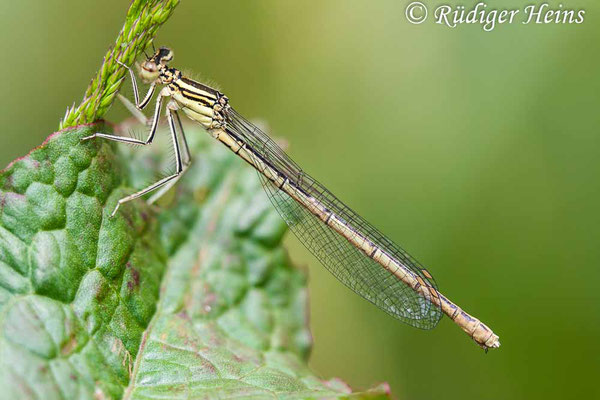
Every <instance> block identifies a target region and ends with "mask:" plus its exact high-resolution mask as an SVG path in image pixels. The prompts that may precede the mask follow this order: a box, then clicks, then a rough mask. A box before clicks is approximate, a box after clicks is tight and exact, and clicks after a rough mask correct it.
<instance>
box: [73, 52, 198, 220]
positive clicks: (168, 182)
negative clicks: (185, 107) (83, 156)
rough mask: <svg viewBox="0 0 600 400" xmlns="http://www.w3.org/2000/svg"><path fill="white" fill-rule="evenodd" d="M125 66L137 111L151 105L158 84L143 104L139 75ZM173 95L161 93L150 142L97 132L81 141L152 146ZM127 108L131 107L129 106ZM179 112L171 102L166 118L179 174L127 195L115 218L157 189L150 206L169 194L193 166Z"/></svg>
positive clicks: (121, 200)
mask: <svg viewBox="0 0 600 400" xmlns="http://www.w3.org/2000/svg"><path fill="white" fill-rule="evenodd" d="M119 64H121V63H119ZM121 65H123V64H121ZM123 66H124V67H125V68H127V70H128V71H129V74H130V76H131V81H132V85H133V95H134V98H135V109H138V110H142V109H144V108H145V107H146V106H147V105H148V103H149V102H150V99H151V98H152V95H153V94H154V90H155V88H156V83H152V85H151V86H150V89H149V90H148V93H147V94H146V96H145V97H144V99H143V100H142V101H141V102H140V101H139V91H138V86H137V82H136V79H135V75H134V73H133V71H132V70H131V69H130V68H129V67H127V66H125V65H123ZM169 96H170V94H169V92H168V91H167V90H165V89H163V90H161V92H160V93H159V95H158V99H157V100H156V106H155V109H154V116H153V117H152V125H151V127H150V132H149V134H148V137H147V138H146V140H140V139H136V138H130V137H124V136H118V135H110V134H106V133H102V132H97V133H94V134H93V135H90V136H87V137H84V138H82V139H81V140H82V141H85V140H90V139H93V138H97V137H98V138H103V139H108V140H113V141H116V142H121V143H129V144H134V145H140V146H145V145H148V144H151V143H152V141H153V140H154V137H155V135H156V129H157V127H158V121H159V119H160V111H161V108H162V101H163V97H169ZM124 102H128V103H129V105H130V106H131V105H132V104H131V103H130V102H129V101H128V100H127V99H125V101H124ZM125 105H126V106H127V103H126V104H125ZM128 108H130V107H128ZM178 109H179V106H178V105H177V103H176V102H174V101H170V102H169V103H168V104H167V108H166V115H167V121H168V123H169V130H170V131H171V140H172V143H173V150H174V153H175V172H174V173H173V174H171V175H169V176H166V177H164V178H162V179H160V180H159V181H157V182H155V183H153V184H152V185H150V186H148V187H146V188H144V189H142V190H140V191H138V192H135V193H133V194H131V195H129V196H126V197H123V198H122V199H120V200H119V201H118V202H117V205H116V206H115V209H114V210H113V212H112V213H111V217H114V215H115V214H116V213H117V210H118V209H119V207H120V206H121V204H123V203H126V202H128V201H131V200H134V199H137V198H138V197H141V196H143V195H145V194H147V193H150V192H152V191H154V190H157V192H156V193H155V194H154V195H152V196H151V197H150V198H149V199H148V203H149V204H152V203H154V202H155V201H156V200H158V199H159V198H160V197H161V196H162V195H163V194H165V193H166V192H167V191H168V190H169V189H170V188H171V187H172V186H173V185H174V184H175V182H177V180H179V178H180V177H181V175H182V174H183V173H184V172H185V171H186V170H187V168H188V167H189V165H190V164H191V161H192V160H191V156H190V151H189V147H188V144H187V140H186V138H185V133H184V131H183V125H182V123H181V119H180V118H179V115H178V114H177V110H178ZM134 115H135V114H134ZM136 116H137V115H136ZM138 119H139V116H138ZM175 119H176V120H177V125H178V126H179V133H180V134H181V140H182V142H183V155H182V150H181V147H180V145H179V141H178V135H177V128H176V126H175Z"/></svg>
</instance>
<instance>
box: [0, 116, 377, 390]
mask: <svg viewBox="0 0 600 400" xmlns="http://www.w3.org/2000/svg"><path fill="white" fill-rule="evenodd" d="M99 129H104V130H106V128H105V127H103V126H98V125H92V126H81V127H78V128H76V129H74V130H71V131H63V132H60V133H57V134H54V135H52V136H51V137H50V138H48V140H47V141H46V142H45V143H44V144H43V145H42V146H41V147H39V148H37V149H35V150H34V151H32V152H31V153H30V154H29V155H28V156H26V157H24V158H22V159H19V160H17V161H15V162H14V163H12V164H11V165H9V166H8V167H7V168H6V169H5V170H3V171H2V173H1V174H0V189H1V192H0V383H1V385H2V388H3V390H2V392H1V393H0V397H1V398H7V399H8V398H39V399H64V398H98V399H106V398H128V399H151V398H152V399H154V398H161V399H189V398H227V397H236V398H290V399H292V398H293V399H296V398H334V397H356V398H376V397H379V396H382V397H387V396H386V388H385V387H384V386H382V387H379V388H375V389H373V390H371V391H368V392H364V393H361V394H351V393H350V390H349V388H348V387H347V386H346V385H345V384H343V382H341V381H339V380H336V379H333V380H330V381H322V380H320V379H319V378H317V377H316V376H314V375H313V374H312V373H311V371H309V370H308V368H307V366H306V359H307V356H308V353H309V350H310V344H311V336H310V332H309V330H308V326H307V299H306V289H305V278H304V276H303V274H302V273H301V272H300V271H299V270H297V269H295V268H293V267H292V265H291V264H290V261H289V259H288V257H287V254H286V252H285V251H284V250H283V248H282V247H281V239H282V237H283V235H284V233H285V231H286V229H285V225H284V223H283V222H282V221H281V220H280V219H279V217H278V215H277V214H276V212H275V211H274V210H273V209H272V208H271V207H270V204H269V202H268V201H267V200H266V197H265V196H264V194H263V192H262V188H261V187H260V184H259V182H258V179H257V177H256V174H255V172H254V171H253V170H252V169H250V168H249V167H247V166H246V165H244V164H243V163H242V162H241V161H240V160H238V159H237V158H236V157H235V156H233V155H232V154H230V153H228V152H227V151H226V150H225V149H224V148H221V147H220V146H219V145H218V144H217V143H213V140H212V139H211V138H210V137H209V136H208V135H207V134H206V133H205V132H203V131H202V130H201V129H199V128H195V130H193V131H191V132H188V136H189V139H190V147H191V148H192V154H193V155H194V164H193V165H192V167H191V168H190V171H188V173H187V174H186V176H185V177H184V179H182V181H181V183H180V184H179V185H178V186H177V190H176V191H177V203H176V204H172V205H171V204H167V205H163V206H164V207H163V208H162V209H161V210H160V213H158V212H157V211H158V208H156V207H154V208H152V207H150V206H148V205H146V204H145V203H144V202H143V201H136V202H133V203H130V204H127V205H125V206H123V207H122V208H121V210H120V211H119V213H118V214H117V216H116V217H115V218H112V219H111V218H109V217H108V216H109V214H110V212H111V211H112V208H113V207H114V205H115V203H116V201H117V200H118V199H119V198H121V197H123V195H125V194H128V193H131V191H132V187H135V188H140V187H142V186H144V185H145V184H147V183H148V182H150V181H152V180H153V179H154V176H155V175H154V171H156V170H157V169H160V168H161V166H163V165H164V162H165V160H164V157H161V156H160V152H158V151H156V152H138V151H133V149H129V148H128V147H127V146H122V145H121V146H117V145H114V144H110V143H109V142H106V141H102V140H96V141H93V142H87V143H84V144H80V143H79V139H80V138H81V137H84V136H86V135H89V134H90V133H91V132H94V131H97V130H99Z"/></svg>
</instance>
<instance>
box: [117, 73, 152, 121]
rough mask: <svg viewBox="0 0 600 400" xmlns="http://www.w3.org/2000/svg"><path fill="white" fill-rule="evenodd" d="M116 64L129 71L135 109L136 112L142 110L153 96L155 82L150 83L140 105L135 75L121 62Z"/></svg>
mask: <svg viewBox="0 0 600 400" xmlns="http://www.w3.org/2000/svg"><path fill="white" fill-rule="evenodd" d="M117 62H118V63H119V64H121V65H122V66H123V67H125V68H127V71H129V76H130V77H131V85H132V87H133V97H134V99H135V107H136V108H137V109H138V110H143V109H144V108H145V107H146V106H147V105H148V103H150V99H152V95H153V94H154V89H156V81H154V82H152V84H151V85H150V88H149V89H148V93H146V96H145V97H144V99H143V100H142V102H141V103H140V93H139V90H138V85H137V81H136V79H135V74H134V73H133V70H132V69H131V68H129V67H128V66H127V65H125V64H123V63H122V62H121V61H117Z"/></svg>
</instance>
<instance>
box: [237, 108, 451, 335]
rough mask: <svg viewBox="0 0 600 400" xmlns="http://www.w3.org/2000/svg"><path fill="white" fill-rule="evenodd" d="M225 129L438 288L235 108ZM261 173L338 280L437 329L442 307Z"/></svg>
mask: <svg viewBox="0 0 600 400" xmlns="http://www.w3.org/2000/svg"><path fill="white" fill-rule="evenodd" d="M227 130H228V131H229V132H230V133H232V134H233V135H235V136H237V137H238V138H239V139H240V140H242V141H244V142H245V143H246V145H247V146H248V147H250V148H251V150H253V151H251V152H250V154H251V156H253V157H259V158H260V161H262V162H263V163H267V164H268V165H269V166H270V167H271V168H273V169H275V170H276V171H278V172H279V173H281V174H283V175H285V176H286V177H287V178H288V179H289V180H290V182H292V183H293V184H294V185H296V186H297V187H298V188H300V189H301V190H303V191H304V192H305V193H306V194H308V195H309V196H312V197H313V198H315V199H317V200H318V201H319V202H320V203H321V204H323V205H324V206H325V207H326V208H327V209H328V210H329V211H331V212H333V213H334V214H335V215H336V216H337V217H338V218H341V219H343V220H344V221H345V222H346V223H347V224H348V225H349V226H351V227H352V230H353V231H354V232H356V235H357V236H360V237H362V238H368V240H369V241H371V242H372V243H374V244H375V245H377V246H378V247H379V248H380V249H381V250H383V251H385V252H386V253H387V254H389V255H390V256H392V257H393V258H395V259H396V260H397V261H398V262H400V263H401V264H403V265H404V266H406V267H407V268H408V269H410V270H411V271H412V272H413V273H414V274H417V275H419V276H420V277H421V278H422V279H423V280H424V281H425V282H427V284H428V285H429V286H431V288H433V289H432V290H436V289H437V286H436V284H435V281H434V279H433V277H431V275H430V274H429V273H428V272H427V271H426V270H425V269H424V268H423V267H421V266H420V265H419V263H418V262H417V261H416V260H415V259H413V258H412V257H411V256H410V255H408V254H407V253H406V252H405V251H404V250H402V249H401V248H400V247H399V246H397V245H395V244H394V243H393V242H392V241H390V240H389V239H388V238H387V237H385V236H384V235H383V234H382V233H380V232H379V231H378V230H377V229H376V228H374V227H373V226H372V225H371V224H369V223H368V222H367V221H365V220H364V219H363V218H362V217H360V216H359V215H358V214H356V213H355V212H354V211H352V210H351V209H350V208H349V207H347V206H346V205H345V204H344V203H342V202H341V201H340V200H339V199H337V198H336V197H335V196H334V195H333V194H332V193H331V192H329V191H328V190H327V189H326V188H325V187H324V186H323V185H321V184H320V183H318V182H317V181H316V180H314V179H313V178H312V177H310V176H309V175H307V174H306V173H304V172H303V171H302V170H301V169H300V168H299V167H298V165H297V164H296V163H295V162H294V161H292V160H291V159H290V158H289V156H288V155H287V154H286V153H285V152H284V151H283V150H282V149H281V148H280V147H279V146H278V145H277V144H276V143H275V142H274V141H273V140H272V139H271V138H270V137H269V136H267V135H266V134H265V133H264V132H262V131H261V130H260V129H258V128H257V127H256V126H254V125H253V124H252V123H250V122H248V121H247V120H245V119H244V118H243V117H242V116H240V115H239V114H238V113H237V112H235V110H233V109H230V110H228V113H227ZM257 164H260V163H257ZM258 172H259V174H258V175H259V177H260V179H261V182H262V184H263V187H264V189H265V192H266V193H267V195H268V197H269V199H270V201H271V203H273V206H274V207H275V208H276V209H277V211H278V212H279V214H280V215H281V217H282V218H283V219H284V220H285V222H286V223H287V224H288V226H289V227H290V229H291V231H292V232H293V233H294V234H295V235H296V236H297V237H298V239H299V240H300V241H301V242H302V243H303V244H304V246H306V248H308V250H310V252H311V253H313V254H314V255H315V257H317V259H319V261H321V263H323V265H325V267H326V268H327V269H328V270H329V271H330V272H331V273H332V274H333V275H334V276H335V277H336V278H337V279H339V280H340V281H341V282H342V283H344V284H345V285H346V286H348V287H349V288H350V289H352V290H353V291H354V292H356V293H358V294H359V295H361V296H362V297H364V298H365V299H367V300H369V301H370V302H371V303H373V304H375V305H377V306H378V307H379V308H381V309H382V310H384V311H386V312H387V313H389V314H391V315H392V316H394V317H396V318H398V319H399V320H401V321H403V322H405V323H407V324H409V325H412V326H414V327H417V328H422V329H431V328H433V327H435V325H437V323H438V322H439V320H440V318H441V316H442V311H441V309H440V308H439V307H438V306H436V305H434V304H433V303H431V302H430V301H429V300H427V299H426V298H424V297H423V296H421V295H419V294H418V293H416V292H415V291H414V290H413V289H412V288H410V287H408V286H407V285H406V284H405V283H403V282H402V281H401V280H399V279H398V278H397V277H396V276H395V275H394V274H393V273H392V272H390V271H389V270H387V269H385V268H383V267H382V266H381V265H380V264H378V263H377V262H375V261H374V260H373V259H371V258H370V257H368V256H367V255H366V254H364V253H363V252H362V251H361V250H359V249H357V248H356V247H355V246H354V245H352V244H351V243H350V241H348V239H346V238H345V237H344V236H342V235H340V234H339V233H338V232H336V231H335V230H333V229H332V228H330V227H329V226H327V225H326V224H325V223H323V221H322V220H321V219H319V218H318V217H317V216H315V215H314V214H313V213H312V212H311V211H310V210H308V209H307V208H305V207H304V206H302V205H301V204H299V203H298V202H297V201H296V200H294V199H293V198H292V197H290V196H289V195H288V194H287V193H285V192H284V191H282V190H279V188H277V187H276V186H275V185H273V184H272V182H271V181H270V180H269V179H267V178H266V177H265V176H264V175H263V174H262V173H261V171H258Z"/></svg>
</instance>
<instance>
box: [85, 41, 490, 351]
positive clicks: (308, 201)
mask: <svg viewBox="0 0 600 400" xmlns="http://www.w3.org/2000/svg"><path fill="white" fill-rule="evenodd" d="M172 59H173V53H172V51H171V50H170V49H168V48H164V47H163V48H160V49H158V50H157V51H156V52H155V53H154V54H153V55H152V56H151V57H147V59H146V60H145V61H144V62H143V63H142V65H141V68H140V77H141V78H142V80H143V81H144V82H145V83H149V84H150V89H149V90H148V92H147V94H146V96H145V97H144V98H143V99H142V100H141V101H140V98H139V91H138V86H137V82H136V78H135V74H134V72H133V71H132V69H131V68H129V67H128V66H126V65H125V64H121V63H120V64H121V65H122V66H123V67H125V68H127V70H128V71H129V74H130V76H131V80H132V83H133V94H134V97H135V107H137V109H139V110H142V109H144V108H145V107H146V106H147V105H148V104H149V103H150V100H151V99H152V96H153V94H154V92H155V91H156V88H157V86H159V85H161V86H162V89H161V90H160V92H159V94H158V99H157V100H156V105H155V108H154V115H153V117H152V123H151V127H150V133H149V135H148V137H147V138H146V140H139V139H134V138H129V137H122V136H116V135H109V134H105V133H95V134H94V135H92V136H89V137H86V138H84V139H83V140H87V139H92V138H94V137H100V138H105V139H110V140H115V141H118V142H124V143H130V144H135V145H148V144H150V143H152V140H153V139H154V136H155V133H156V128H157V125H158V121H159V117H160V113H161V109H162V105H163V102H164V101H165V100H166V99H170V100H169V101H168V103H167V106H166V117H167V121H168V124H169V129H170V133H171V139H172V142H173V149H174V151H175V173H173V174H172V175H170V176H167V177H165V178H163V179H161V180H159V181H158V182H156V183H154V184H152V185H150V186H148V187H147V188H144V189H142V190H140V191H138V192H136V193H134V194H131V195H129V196H127V197H124V198H122V199H121V200H119V202H118V203H117V205H116V207H115V209H114V211H113V212H112V214H111V215H112V216H114V215H115V213H116V212H117V210H118V208H119V206H120V205H121V204H123V203H125V202H128V201H131V200H133V199H136V198H138V197H141V196H143V195H145V194H147V193H149V192H152V191H155V190H156V192H155V193H154V194H153V195H152V196H151V197H150V198H149V200H148V201H149V202H154V201H155V200H156V199H158V198H159V197H160V196H161V195H162V194H163V193H165V192H166V191H167V190H168V189H169V188H170V187H171V186H172V185H173V184H174V183H175V182H176V181H177V180H178V179H179V178H180V177H181V175H182V174H183V172H184V171H185V170H186V169H187V167H188V166H189V164H190V162H191V159H190V153H189V149H188V146H187V142H186V139H185V135H184V132H183V126H182V124H181V120H180V118H179V114H178V111H179V110H181V111H183V112H184V113H185V114H186V115H187V116H188V117H189V118H191V119H192V120H194V121H197V122H199V123H200V124H202V126H203V127H204V128H205V129H206V130H207V131H208V132H209V133H210V134H211V135H212V136H213V137H214V138H215V139H217V140H219V141H220V142H221V143H223V144H224V145H225V146H227V147H228V148H229V149H230V150H231V151H233V152H234V153H235V154H236V155H237V156H239V157H241V158H242V159H243V160H245V161H246V162H247V163H248V164H250V165H251V166H252V167H254V168H255V169H256V170H257V171H258V175H259V177H260V179H261V182H262V185H263V187H264V189H265V191H266V193H267V195H268V197H269V199H270V200H271V202H272V203H273V206H274V207H275V208H276V209H277V211H278V212H279V214H280V215H281V217H282V218H283V219H284V220H285V222H286V223H287V224H288V225H289V227H290V229H291V230H292V232H294V234H295V235H296V236H297V237H298V239H300V241H301V242H302V243H303V244H304V245H305V246H306V247H307V248H308V249H309V250H310V251H311V252H312V253H313V254H314V255H315V256H316V257H317V258H318V259H319V260H320V261H321V262H322V263H323V264H324V265H325V267H327V269H328V270H329V271H330V272H331V273H332V274H333V275H334V276H335V277H336V278H338V279H339V280H340V281H342V282H343V283H344V284H345V285H346V286H348V287H349V288H350V289H352V290H353V291H355V292H356V293H358V294H359V295H361V296H362V297H364V298H365V299H367V300H369V301H370V302H372V303H374V304H375V305H377V306H378V307H379V308H381V309H382V310H384V311H386V312H387V313H389V314H391V315H392V316H394V317H395V318H397V319H399V320H401V321H403V322H405V323H408V324H409V325H412V326H415V327H418V328H422V329H430V328H433V327H434V326H436V325H437V323H438V322H439V320H440V318H441V317H442V313H445V314H446V315H447V316H449V317H450V319H452V320H453V321H454V322H455V323H456V324H457V325H458V326H460V327H461V328H462V329H463V331H465V332H466V333H467V334H468V335H469V336H471V337H472V338H473V340H475V342H476V343H477V344H478V345H479V346H481V347H483V348H484V349H486V350H487V349H488V348H494V347H499V346H500V342H499V340H498V336H496V335H495V334H494V333H493V332H492V330H491V329H489V328H488V327H487V326H486V325H484V324H483V323H482V322H480V321H479V320H478V319H477V318H474V317H472V316H471V315H469V314H468V313H466V312H465V311H463V310H462V309H461V308H460V307H458V306H457V305H456V304H454V303H452V302H451V301H450V300H448V299H447V298H446V297H445V296H443V295H442V294H441V293H440V292H439V291H438V290H437V286H436V283H435V281H434V279H433V277H432V276H431V274H430V273H429V272H428V271H427V270H426V269H425V268H423V267H422V266H421V265H420V264H419V263H418V262H417V261H416V260H415V259H414V258H412V257H411V256H410V255H409V254H408V253H406V252H405V251H404V250H402V249H401V248H400V247H399V246H397V245H396V244H394V243H393V242H392V241H391V240H390V239H388V238H387V237H386V236H384V235H383V234H382V233H380V232H379V231H378V230H377V229H376V228H375V227H373V226H372V225H371V224H369V223H368V222H367V221H365V220H364V219H363V218H362V217H361V216H360V215H358V214H357V213H355V212H354V211H352V210H351V209H350V208H349V207H348V206H346V205H345V204H344V203H342V202H341V201H340V200H338V199H337V198H336V197H335V196H334V195H333V194H332V193H331V192H330V191H329V190H327V189H326V188H325V187H324V186H323V185H321V184H320V183H319V182H317V181H316V180H315V179H313V178H312V177H311V176H309V175H308V174H306V173H305V172H304V171H303V170H302V169H301V168H300V167H299V166H298V165H297V164H296V163H295V162H294V161H292V159H291V158H290V157H289V156H288V155H287V154H286V153H285V152H284V151H283V150H282V149H281V148H280V147H279V146H278V145H277V144H276V143H275V142H274V141H273V140H272V139H271V138H270V137H269V136H267V135H266V134H265V133H264V132H262V131H261V130H260V129H258V128H257V127H256V126H254V125H253V124H252V123H250V122H248V121H247V120H246V119H244V118H243V117H242V116H241V115H240V114H238V112H237V111H236V110H235V109H233V108H232V107H231V106H230V105H229V100H228V98H227V97H226V96H224V95H223V94H222V93H221V92H219V91H218V90H215V89H213V88H211V87H209V86H207V85H204V84H202V83H199V82H196V81H194V80H192V79H189V78H186V77H184V76H183V75H182V73H181V71H179V70H177V69H175V68H171V67H169V66H168V65H167V64H168V62H169V61H171V60H172ZM178 131H179V134H178ZM178 136H181V142H182V143H181V144H180V143H179V137H178Z"/></svg>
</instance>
